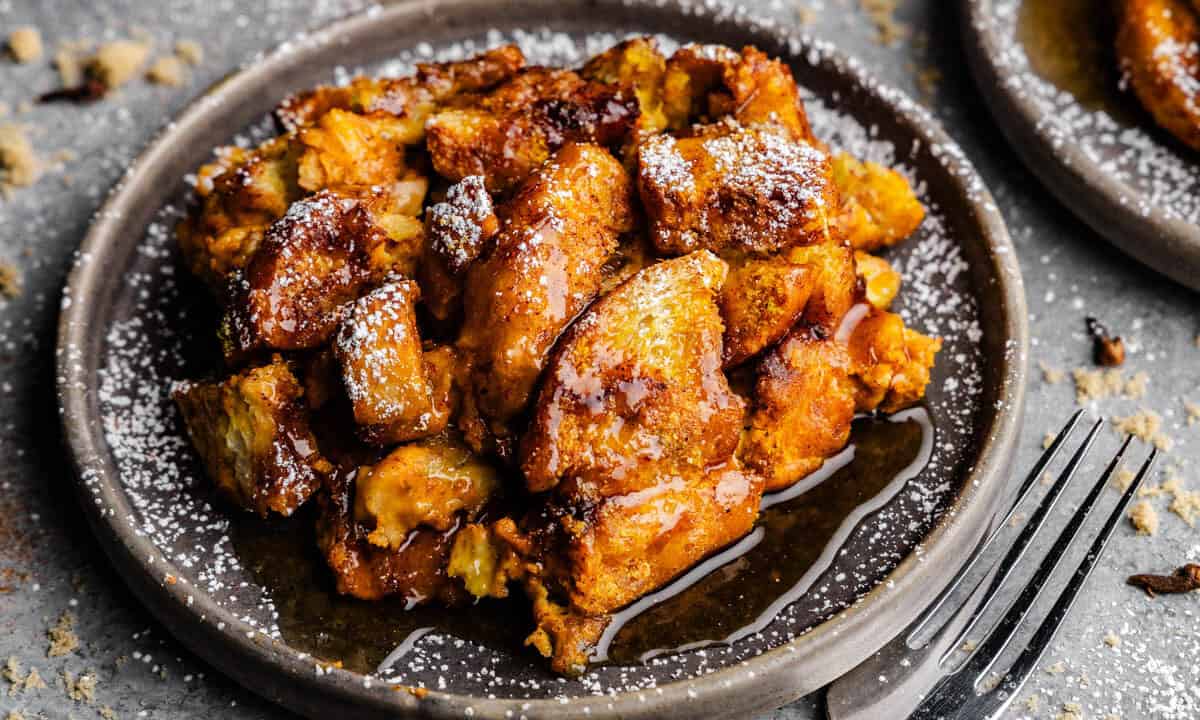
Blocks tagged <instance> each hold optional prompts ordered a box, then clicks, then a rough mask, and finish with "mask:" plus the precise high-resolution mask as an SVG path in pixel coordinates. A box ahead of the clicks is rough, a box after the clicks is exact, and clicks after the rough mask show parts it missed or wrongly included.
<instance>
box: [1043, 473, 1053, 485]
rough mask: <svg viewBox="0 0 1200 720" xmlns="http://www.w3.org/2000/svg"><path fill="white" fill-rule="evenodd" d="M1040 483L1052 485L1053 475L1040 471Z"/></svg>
mask: <svg viewBox="0 0 1200 720" xmlns="http://www.w3.org/2000/svg"><path fill="white" fill-rule="evenodd" d="M1042 484H1043V485H1053V484H1054V476H1053V475H1051V474H1050V473H1048V472H1047V473H1042Z"/></svg>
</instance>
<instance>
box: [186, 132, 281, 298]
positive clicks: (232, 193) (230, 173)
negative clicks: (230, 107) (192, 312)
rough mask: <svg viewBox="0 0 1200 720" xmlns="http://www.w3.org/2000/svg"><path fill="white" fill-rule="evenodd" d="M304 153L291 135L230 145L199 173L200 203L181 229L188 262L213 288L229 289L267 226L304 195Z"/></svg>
mask: <svg viewBox="0 0 1200 720" xmlns="http://www.w3.org/2000/svg"><path fill="white" fill-rule="evenodd" d="M300 152H301V149H300V147H299V146H298V145H296V144H295V143H293V142H292V141H291V140H290V139H289V138H287V137H280V138H274V139H272V140H269V141H267V142H265V143H263V144H262V145H261V146H259V147H258V148H256V149H254V150H246V149H243V148H239V147H226V148H222V149H221V150H220V151H218V157H217V160H215V161H214V162H212V163H210V164H208V165H205V166H204V167H202V168H200V170H199V171H198V172H197V175H196V178H197V179H196V183H195V189H196V194H197V196H199V198H200V205H199V207H197V208H195V209H194V210H193V211H192V213H191V214H190V215H189V216H188V217H187V218H186V219H185V220H183V221H181V222H180V223H179V226H178V227H177V228H176V233H177V235H178V238H179V247H180V249H181V250H182V251H183V257H184V260H185V261H186V262H187V264H188V267H189V268H190V269H191V271H192V273H194V274H195V275H196V276H197V277H199V278H200V279H201V280H203V281H205V282H206V283H208V285H209V286H210V287H212V288H213V289H214V290H216V291H218V292H220V291H221V290H223V289H224V286H225V280H226V278H227V276H228V275H229V273H230V272H231V271H233V270H236V269H239V268H242V267H244V266H245V265H246V263H247V262H248V261H249V260H250V257H251V256H252V255H253V254H254V251H255V250H257V249H258V245H259V243H260V242H261V241H262V237H263V234H264V233H265V232H266V229H267V226H269V225H270V224H271V223H272V222H274V221H275V220H277V219H279V218H280V217H282V216H283V214H284V213H285V212H287V208H288V205H290V204H291V203H292V202H293V201H294V200H296V199H298V198H299V197H300V196H301V195H302V194H303V190H302V189H301V188H300V186H299V183H298V174H299V171H298V162H299V158H300Z"/></svg>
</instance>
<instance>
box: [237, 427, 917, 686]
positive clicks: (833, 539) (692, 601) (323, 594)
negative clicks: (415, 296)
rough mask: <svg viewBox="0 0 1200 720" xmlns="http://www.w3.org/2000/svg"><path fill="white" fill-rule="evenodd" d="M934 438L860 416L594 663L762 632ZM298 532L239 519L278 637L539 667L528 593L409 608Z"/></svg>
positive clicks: (304, 643)
mask: <svg viewBox="0 0 1200 720" xmlns="http://www.w3.org/2000/svg"><path fill="white" fill-rule="evenodd" d="M932 440H933V428H932V426H931V425H930V423H929V420H928V415H927V413H926V412H925V411H924V410H923V409H919V408H918V409H915V410H910V411H906V412H904V413H900V414H898V415H896V416H894V417H892V418H889V419H877V418H860V419H859V420H856V421H855V423H854V428H853V431H852V433H851V440H850V445H849V446H848V447H847V449H846V450H844V451H843V452H842V453H840V454H839V455H838V456H836V457H835V458H833V459H831V460H830V461H829V462H828V463H826V468H823V469H822V472H821V473H820V474H819V475H816V476H814V477H812V478H806V479H805V480H804V481H801V483H800V484H798V485H797V486H796V487H794V488H790V489H789V490H785V491H782V492H780V493H775V494H773V495H768V496H766V497H765V498H764V501H763V505H764V510H763V511H762V513H761V515H760V517H759V520H758V522H757V524H756V526H755V528H754V530H753V531H752V532H751V534H750V535H748V536H747V537H745V538H743V539H742V540H741V541H739V542H737V543H735V544H734V545H732V546H731V547H730V548H727V549H726V550H725V551H724V552H722V553H719V554H718V555H716V556H714V557H712V558H709V559H708V560H707V561H706V562H705V563H702V564H701V565H699V566H697V567H696V568H693V569H692V570H691V571H689V572H688V573H685V574H684V575H683V576H681V577H680V578H678V579H677V580H676V581H674V582H673V583H671V584H670V585H668V586H666V587H664V588H662V589H660V590H659V591H657V592H655V593H652V595H651V596H648V598H643V600H642V601H639V602H638V603H634V605H632V606H630V608H627V609H626V610H624V611H622V612H620V613H617V615H616V616H615V618H614V621H613V623H612V625H611V626H610V628H609V633H608V635H606V638H605V640H604V641H602V644H601V646H600V648H598V650H597V654H596V656H595V657H594V658H593V659H594V660H595V661H597V662H613V663H619V664H630V663H636V662H639V661H641V660H645V659H648V658H650V657H653V656H656V655H659V654H662V653H665V652H671V651H675V650H679V649H691V648H696V647H702V646H704V645H710V644H713V643H723V642H731V641H736V640H737V639H738V638H739V637H742V636H744V635H746V634H749V633H751V632H754V631H756V630H757V629H759V628H761V626H763V625H765V624H766V623H767V622H769V621H770V620H771V619H772V618H774V617H775V615H776V614H778V612H780V611H781V610H782V609H783V608H784V607H786V605H787V604H788V603H789V602H790V600H791V599H794V598H795V597H796V596H798V595H800V594H803V593H804V592H807V591H809V589H810V588H811V587H812V586H813V584H814V582H815V581H817V580H818V579H819V577H820V575H821V574H822V573H823V572H824V570H825V568H826V567H827V565H828V562H829V560H830V559H831V558H832V556H833V554H834V553H835V552H836V551H837V550H838V548H840V547H841V545H842V543H844V542H845V540H846V537H847V535H848V534H849V532H850V531H852V530H853V529H854V527H856V526H857V525H858V523H859V521H860V520H861V519H862V517H863V516H865V515H866V514H869V513H870V512H873V511H875V510H877V509H879V508H880V507H882V506H883V505H885V504H886V502H887V501H888V500H890V499H891V497H893V496H894V495H895V493H896V492H898V491H899V490H900V488H901V487H902V486H903V485H904V483H905V482H906V481H907V480H909V479H911V478H912V477H913V476H915V474H916V473H918V472H919V471H920V470H921V468H922V467H923V466H924V464H925V463H926V462H927V461H928V458H929V452H930V449H931V447H932ZM298 527H305V524H303V523H288V522H286V521H277V522H269V523H264V522H263V521H262V520H260V519H258V518H239V520H238V521H237V522H236V525H235V528H234V533H233V538H234V545H235V550H236V552H237V554H238V556H239V557H240V558H241V559H242V562H243V563H244V564H245V565H246V566H247V567H248V568H249V569H250V570H251V571H252V572H253V574H254V576H255V578H256V580H257V581H258V582H260V583H261V584H262V585H263V587H264V588H266V589H267V591H268V593H269V594H270V596H271V598H272V600H273V602H274V604H275V608H276V611H277V612H278V624H279V629H280V633H281V634H282V637H283V639H284V640H285V641H286V642H287V643H288V644H289V645H291V646H292V647H294V648H297V649H299V650H302V651H304V652H308V653H311V654H312V655H313V656H314V657H316V658H320V659H322V660H326V661H330V662H341V664H342V667H345V668H346V669H350V670H355V671H358V672H373V671H375V670H376V669H377V668H378V667H379V665H380V663H381V662H383V661H384V659H385V658H388V656H389V655H392V659H395V657H396V655H397V654H401V653H402V651H403V649H404V648H406V647H408V646H409V645H410V644H411V643H413V642H415V641H417V640H418V639H419V638H420V637H421V636H422V635H424V634H425V633H426V632H429V631H430V630H431V629H432V630H433V631H436V632H439V633H443V634H446V635H450V636H453V637H457V638H462V639H465V640H471V641H474V642H478V643H480V644H483V645H485V646H488V647H491V648H494V649H497V650H501V651H505V652H525V653H528V654H529V655H530V662H531V663H532V664H537V663H538V661H539V659H538V658H536V657H534V656H533V654H532V651H530V650H527V649H525V650H522V649H521V648H522V647H523V641H524V637H525V635H526V633H527V632H528V631H529V630H530V629H531V628H532V620H531V618H530V613H529V610H528V606H527V603H526V602H525V600H524V599H523V598H521V597H520V592H519V591H518V592H515V593H514V596H515V597H514V599H511V600H505V601H496V600H486V601H483V602H482V603H480V604H479V605H477V606H474V607H471V608H467V609H447V608H445V607H438V606H424V607H417V608H413V609H408V608H406V607H405V602H404V600H403V599H393V600H383V601H377V602H366V601H361V600H355V599H353V598H349V597H344V596H339V595H338V594H337V593H336V592H335V591H334V589H333V585H332V580H331V578H330V577H329V574H328V571H327V570H326V569H325V567H324V563H323V562H322V560H321V557H320V555H319V554H318V552H317V550H316V548H315V541H314V539H313V537H312V535H311V532H309V531H303V532H297V531H296V528H298ZM309 527H311V525H309ZM863 589H864V591H865V590H866V589H867V588H863ZM406 641H407V642H406ZM398 648H400V650H399V652H394V651H397V649H398Z"/></svg>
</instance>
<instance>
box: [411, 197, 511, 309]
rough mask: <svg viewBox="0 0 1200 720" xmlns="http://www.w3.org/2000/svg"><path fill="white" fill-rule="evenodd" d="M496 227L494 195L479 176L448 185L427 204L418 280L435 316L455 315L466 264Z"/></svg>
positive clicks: (426, 302) (483, 247) (426, 303)
mask: <svg viewBox="0 0 1200 720" xmlns="http://www.w3.org/2000/svg"><path fill="white" fill-rule="evenodd" d="M499 231H500V221H499V219H497V218H496V212H495V208H494V207H493V205H492V196H491V195H490V194H489V193H488V191H487V187H485V185H484V181H483V177H482V176H480V175H471V176H469V177H465V178H463V179H462V180H460V181H459V182H457V183H455V184H454V185H451V186H450V188H449V189H448V190H447V191H446V199H445V200H444V201H443V202H440V203H438V204H436V205H434V206H433V207H431V208H429V212H427V213H426V214H425V237H426V246H425V253H424V255H423V257H422V259H421V267H420V273H421V274H420V281H421V286H422V287H423V288H424V290H425V305H426V307H428V308H429V312H430V313H431V314H432V315H433V316H434V317H436V318H437V319H439V320H447V319H449V318H450V317H451V316H452V315H453V314H454V312H455V310H456V309H457V307H458V304H459V301H460V300H461V296H462V279H463V275H464V273H465V272H466V269H467V267H468V266H470V265H471V263H473V262H475V261H476V260H478V259H479V257H480V256H481V255H483V254H484V251H485V250H486V249H487V248H488V245H489V244H490V243H491V241H492V239H493V238H494V237H495V236H496V233H497V232H499Z"/></svg>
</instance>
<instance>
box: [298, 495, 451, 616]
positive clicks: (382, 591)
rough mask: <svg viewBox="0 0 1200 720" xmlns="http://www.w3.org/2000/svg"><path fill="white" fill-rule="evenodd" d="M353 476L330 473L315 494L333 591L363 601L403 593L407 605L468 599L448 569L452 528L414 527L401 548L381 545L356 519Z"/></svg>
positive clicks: (320, 544)
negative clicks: (370, 538) (374, 541)
mask: <svg viewBox="0 0 1200 720" xmlns="http://www.w3.org/2000/svg"><path fill="white" fill-rule="evenodd" d="M354 484H355V483H354V475H353V474H352V473H351V474H346V473H342V472H337V473H333V474H332V475H331V476H330V478H329V480H328V486H327V492H324V493H321V494H320V495H319V496H318V508H319V513H318V515H317V547H318V548H319V549H320V551H321V554H322V555H324V556H325V562H326V564H328V565H329V569H330V571H332V572H333V577H334V581H335V583H336V587H337V591H338V592H339V593H341V594H343V595H351V596H353V597H356V598H359V599H361V600H378V599H380V598H382V597H386V596H388V595H401V596H403V597H404V598H405V600H406V601H407V604H408V606H409V607H412V606H415V605H419V604H422V603H426V602H429V601H431V600H440V601H442V602H444V603H446V604H448V605H455V604H460V603H462V602H464V601H465V600H466V599H467V595H466V593H464V592H463V590H462V588H461V586H460V584H459V583H458V582H457V581H454V580H453V579H452V578H450V576H449V575H447V573H446V565H447V563H448V562H449V560H450V550H451V548H452V547H453V546H454V532H453V531H448V532H443V531H441V530H432V529H429V528H418V529H416V530H413V531H412V532H411V533H409V535H408V537H407V539H406V541H405V542H404V543H403V544H402V545H401V546H400V547H399V548H395V549H393V548H392V547H381V546H379V545H375V544H372V543H371V542H370V541H369V540H368V539H367V535H368V532H369V531H368V530H367V529H366V528H364V527H362V526H361V525H359V524H358V523H357V522H355V520H354V494H355V487H354Z"/></svg>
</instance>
